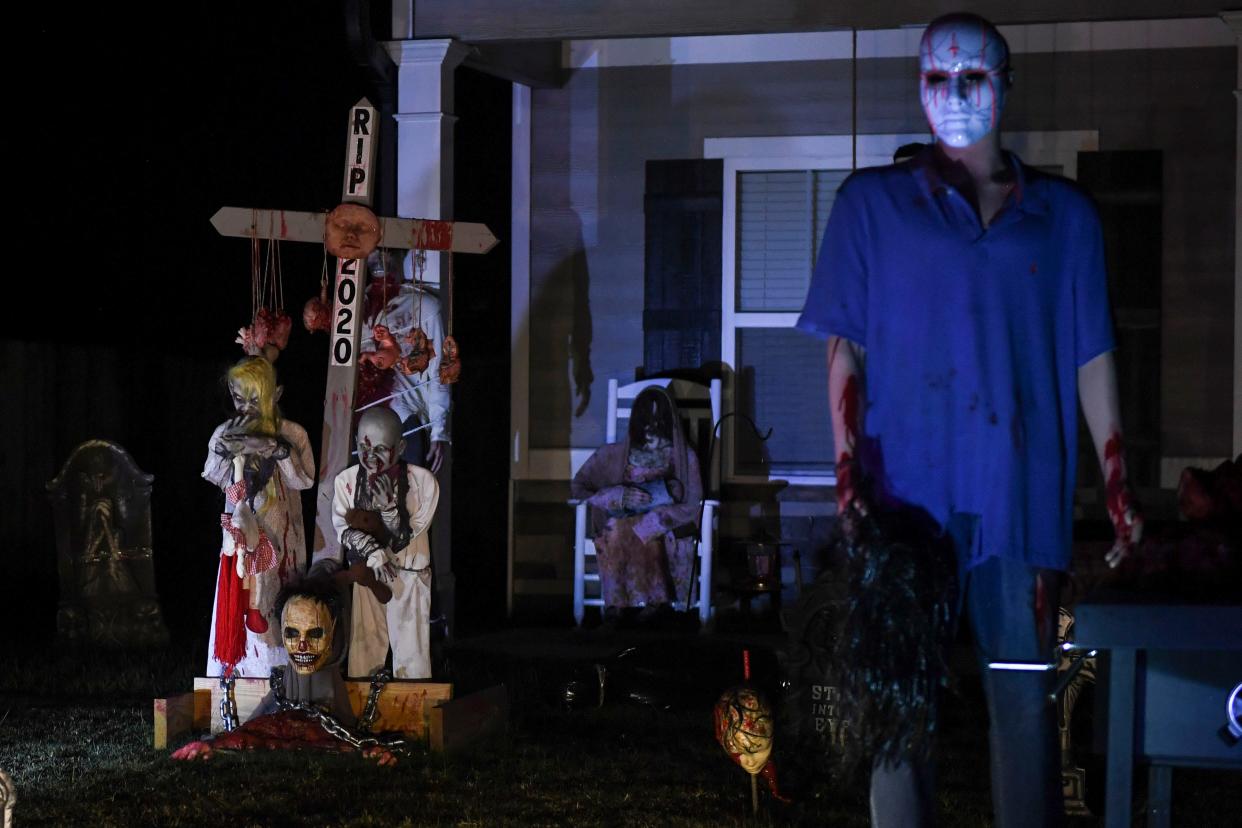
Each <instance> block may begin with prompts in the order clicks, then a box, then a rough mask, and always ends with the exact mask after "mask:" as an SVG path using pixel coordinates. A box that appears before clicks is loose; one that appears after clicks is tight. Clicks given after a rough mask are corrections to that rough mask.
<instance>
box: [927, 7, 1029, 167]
mask: <svg viewBox="0 0 1242 828" xmlns="http://www.w3.org/2000/svg"><path fill="white" fill-rule="evenodd" d="M1011 81H1012V76H1011V72H1010V68H1009V47H1008V46H1007V45H1006V44H1005V40H1004V38H1003V37H1001V35H1000V32H998V31H997V30H996V29H995V28H994V27H993V26H992V25H991V24H990V23H988V22H987V21H986V20H983V19H981V18H977V17H974V16H973V15H970V16H968V15H949V16H947V17H943V18H940V19H939V20H936V21H933V22H932V24H931V25H930V26H928V27H927V31H925V32H924V33H923V39H922V41H921V42H920V43H919V92H920V97H921V99H922V103H923V112H924V114H926V115H927V123H928V125H929V126H930V127H931V131H932V132H933V133H934V134H935V136H936V140H938V141H940V142H941V143H943V144H945V145H946V146H950V147H956V148H961V147H968V146H971V145H972V144H975V143H977V142H978V141H979V140H981V139H982V138H984V137H985V136H987V135H988V134H990V133H991V132H993V131H994V130H995V129H996V127H997V126H998V125H999V124H1000V118H1001V113H1002V112H1003V110H1004V108H1005V98H1006V96H1007V94H1008V91H1009V86H1010V83H1011Z"/></svg>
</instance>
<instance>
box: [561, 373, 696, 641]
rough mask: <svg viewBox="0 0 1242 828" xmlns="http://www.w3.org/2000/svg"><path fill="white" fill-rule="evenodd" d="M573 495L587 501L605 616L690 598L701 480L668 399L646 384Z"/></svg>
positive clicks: (584, 468)
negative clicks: (620, 433) (620, 430)
mask: <svg viewBox="0 0 1242 828" xmlns="http://www.w3.org/2000/svg"><path fill="white" fill-rule="evenodd" d="M571 493H572V496H573V497H574V498H578V499H584V500H586V501H587V502H588V503H589V504H590V506H591V528H590V533H591V537H592V538H593V539H594V542H595V552H596V554H597V556H598V559H599V574H600V586H601V589H602V592H603V596H604V618H605V620H614V619H616V618H617V617H618V616H619V614H620V611H621V610H622V609H624V608H627V607H642V608H644V610H645V613H644V614H648V613H653V612H655V611H658V610H663V609H668V608H671V606H672V604H673V603H674V602H676V603H677V604H679V605H680V606H682V607H684V606H685V604H686V603H687V602H688V600H689V595H690V592H689V590H690V581H691V577H692V570H693V567H694V554H695V547H696V543H697V540H698V534H699V527H698V523H699V514H700V508H701V503H702V500H703V481H702V478H701V477H700V474H699V460H698V457H696V456H695V453H694V449H692V448H691V447H690V446H689V444H688V443H687V442H686V437H685V434H684V433H683V431H682V427H681V418H680V417H679V416H678V413H677V406H676V404H675V403H674V402H673V398H672V397H671V396H669V394H668V392H667V391H665V390H664V389H663V388H659V387H654V386H653V387H650V388H647V389H644V390H643V391H642V393H640V394H639V395H638V398H637V399H636V400H635V401H634V405H633V407H632V409H631V414H630V422H629V431H628V433H627V435H626V437H625V439H624V440H622V441H621V442H619V443H609V444H608V445H605V446H601V447H600V448H599V449H597V450H596V452H595V453H594V454H592V455H591V457H590V459H588V460H587V461H586V463H584V464H583V466H582V468H581V469H579V470H578V473H577V474H576V475H575V476H574V480H573V484H572V486H571Z"/></svg>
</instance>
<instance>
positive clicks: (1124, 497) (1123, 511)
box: [1104, 431, 1134, 543]
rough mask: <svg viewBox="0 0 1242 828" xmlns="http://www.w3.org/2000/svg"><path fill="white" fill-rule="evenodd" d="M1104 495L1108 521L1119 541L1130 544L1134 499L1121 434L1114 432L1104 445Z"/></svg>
mask: <svg viewBox="0 0 1242 828" xmlns="http://www.w3.org/2000/svg"><path fill="white" fill-rule="evenodd" d="M1104 494H1105V500H1104V502H1105V504H1106V505H1107V507H1108V519H1109V520H1110V521H1112V524H1113V531H1114V532H1116V533H1117V539H1118V540H1120V541H1122V542H1125V543H1129V541H1130V535H1131V532H1132V531H1133V528H1132V526H1131V524H1130V523H1129V522H1127V520H1126V515H1127V513H1130V512H1132V511H1133V509H1134V497H1133V495H1132V494H1131V493H1130V487H1129V486H1128V485H1127V480H1126V461H1125V456H1124V446H1123V445H1122V442H1121V434H1119V433H1118V432H1116V431H1114V432H1113V433H1112V434H1111V435H1109V438H1108V442H1106V443H1105V444H1104Z"/></svg>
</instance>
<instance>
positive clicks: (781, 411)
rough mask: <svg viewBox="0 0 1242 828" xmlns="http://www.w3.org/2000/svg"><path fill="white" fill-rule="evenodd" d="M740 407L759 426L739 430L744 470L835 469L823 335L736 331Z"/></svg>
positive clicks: (740, 466) (739, 467) (738, 466)
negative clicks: (761, 437) (763, 435)
mask: <svg viewBox="0 0 1242 828" xmlns="http://www.w3.org/2000/svg"><path fill="white" fill-rule="evenodd" d="M737 359H738V365H739V371H738V374H737V403H736V405H737V410H738V411H740V412H741V413H743V414H745V415H746V416H748V417H750V418H751V420H753V421H754V422H755V424H756V425H757V426H758V428H759V429H760V430H761V431H765V432H766V431H767V430H768V429H769V428H770V429H772V435H771V437H769V438H768V439H767V440H766V441H758V440H756V439H754V435H753V434H752V433H751V430H750V429H749V428H748V427H745V426H742V427H740V428H738V429H737V432H736V433H737V435H738V437H737V444H736V451H737V464H736V469H737V471H738V472H739V473H741V474H771V473H785V474H788V473H790V472H795V473H796V472H809V473H820V472H824V471H830V470H831V469H832V468H833V451H832V418H831V411H829V408H828V355H827V352H826V350H825V347H824V342H823V340H820V339H817V338H816V337H813V336H807V335H806V334H804V333H802V332H801V331H798V330H795V329H793V328H742V329H740V330H738V332H737Z"/></svg>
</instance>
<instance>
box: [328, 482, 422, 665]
mask: <svg viewBox="0 0 1242 828" xmlns="http://www.w3.org/2000/svg"><path fill="white" fill-rule="evenodd" d="M360 468H361V467H360V466H350V467H349V468H347V469H345V471H343V472H341V473H340V474H338V475H337V476H336V486H335V493H334V496H333V500H332V526H333V528H334V529H335V530H336V533H337V538H338V539H339V538H340V536H341V534H342V533H343V532H344V531H345V530H346V529H348V528H349V526H348V524H347V523H346V520H345V513H346V512H347V511H348V510H350V509H353V508H354V504H355V502H356V491H357V487H358V471H359V469H360ZM406 476H407V479H408V481H409V492H408V493H407V494H406V498H405V506H406V511H407V513H408V514H409V530H410V539H409V542H408V543H407V544H406V545H405V546H404V547H402V548H400V549H386V550H385V552H386V553H387V554H386V557H387V558H388V561H389V563H390V564H391V566H392V569H393V570H394V571H395V577H394V578H393V580H391V581H389V582H388V586H389V587H391V588H392V600H391V601H389V602H388V603H387V604H381V603H379V601H377V600H376V599H375V596H374V595H373V594H372V593H371V590H370V589H368V588H366V587H359V586H357V585H355V586H354V594H353V607H352V609H351V625H350V644H349V662H348V674H349V675H350V676H354V677H366V676H370V675H371V674H372V673H374V672H375V671H376V670H378V669H380V668H381V667H383V666H384V661H385V659H386V657H387V655H388V649H389V647H390V646H391V647H392V668H393V676H394V677H396V678H407V679H417V678H430V677H431V645H430V640H431V636H430V617H431V548H430V545H429V544H428V542H427V528H428V527H429V526H430V525H431V519H432V517H433V516H434V515H435V513H436V504H437V503H438V501H439V498H440V487H439V484H437V483H436V479H435V476H434V475H432V473H431V472H429V471H427V470H426V469H424V468H422V467H420V466H415V465H413V464H407V465H406Z"/></svg>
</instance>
